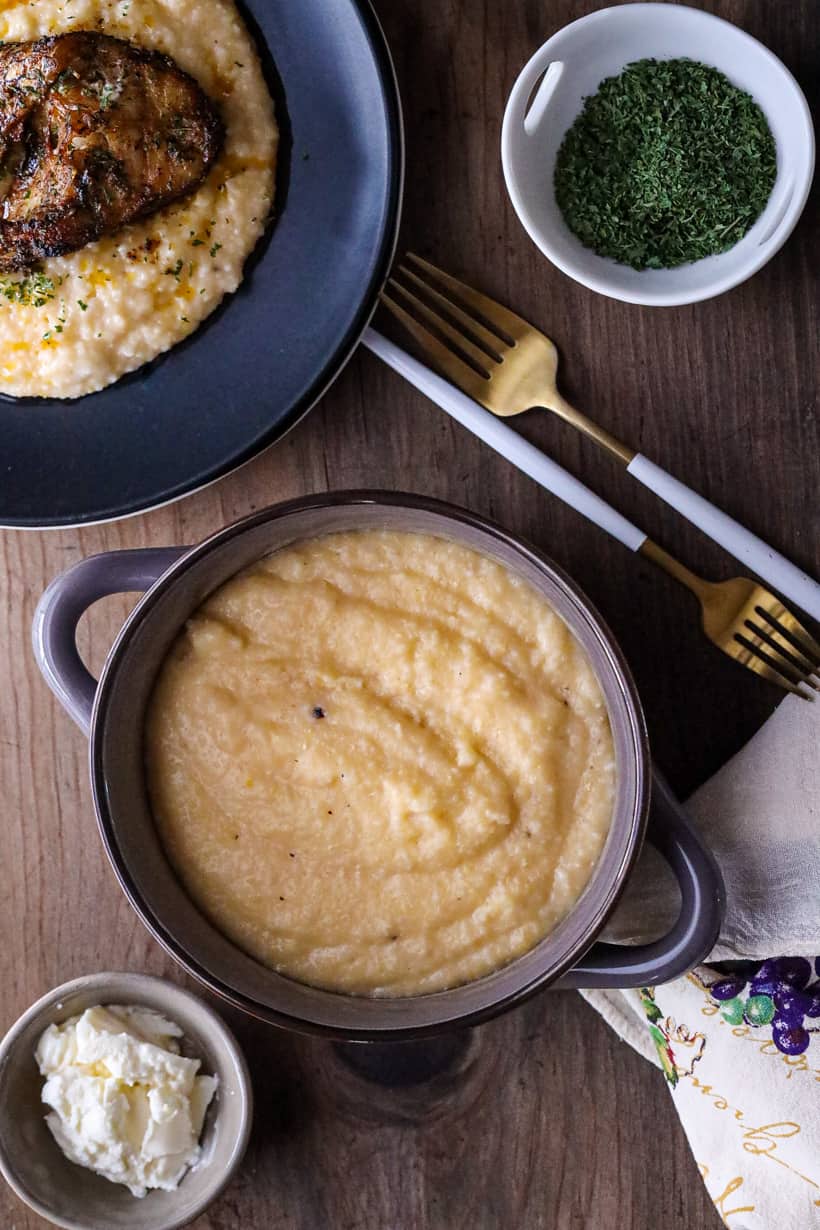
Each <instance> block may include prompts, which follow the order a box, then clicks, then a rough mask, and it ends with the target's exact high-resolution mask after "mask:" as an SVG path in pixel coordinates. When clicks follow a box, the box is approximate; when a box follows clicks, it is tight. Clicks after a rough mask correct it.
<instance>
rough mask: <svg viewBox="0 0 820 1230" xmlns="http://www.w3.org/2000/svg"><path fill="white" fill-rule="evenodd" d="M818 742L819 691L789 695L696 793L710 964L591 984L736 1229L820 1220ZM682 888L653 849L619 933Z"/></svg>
mask: <svg viewBox="0 0 820 1230" xmlns="http://www.w3.org/2000/svg"><path fill="white" fill-rule="evenodd" d="M818 751H820V703H815V704H813V705H809V704H807V703H806V702H805V701H800V700H798V699H796V698H794V697H789V698H788V699H787V700H785V701H784V702H783V703H782V704H781V705H780V707H779V708H778V710H777V711H776V713H775V714H774V715H773V716H772V717H771V718H770V719H769V721H768V722H767V723H766V725H765V726H764V727H763V728H762V729H761V730H760V731H759V732H758V733H757V735H755V737H754V738H753V739H752V740H751V741H750V742H749V743H748V744H747V745H746V747H744V748H743V749H742V750H741V751H740V752H739V753H738V754H737V755H736V756H735V757H734V758H733V759H732V760H730V761H729V763H728V764H727V765H725V766H724V767H723V768H722V769H721V770H720V771H719V772H718V773H716V774H715V776H714V777H713V778H712V779H711V780H710V781H708V782H707V783H706V785H704V786H703V787H702V788H701V789H700V790H698V791H697V792H696V793H695V795H694V796H693V797H692V799H691V800H690V801H689V804H688V810H689V813H690V815H691V816H692V818H693V820H694V821H695V823H696V824H697V826H698V828H699V829H700V831H701V833H702V834H703V836H704V837H705V838H706V841H707V842H708V844H709V845H710V847H711V849H712V850H713V852H714V854H715V856H716V857H717V860H718V862H719V864H720V867H721V870H722V872H723V876H724V880H725V883H726V897H727V906H726V919H725V923H724V926H723V929H722V931H721V934H720V938H719V941H718V944H717V946H716V948H715V949H714V952H713V953H712V954H711V956H710V964H709V965H704V966H701V967H699V968H698V969H697V970H695V971H694V972H693V973H692V974H690V975H689V976H688V977H686V978H681V979H678V980H677V981H675V982H671V983H667V984H666V985H664V986H659V987H656V988H645V989H643V990H641V991H589V992H583V994H584V997H585V998H586V999H587V1001H588V1002H589V1003H590V1004H592V1006H593V1007H594V1008H596V1009H597V1011H598V1012H600V1014H601V1015H602V1016H603V1017H604V1019H605V1020H606V1021H607V1022H608V1023H609V1024H610V1025H611V1026H612V1028H613V1029H615V1030H616V1032H617V1033H618V1034H619V1036H620V1037H622V1038H623V1039H624V1041H626V1042H629V1043H630V1045H632V1046H633V1047H634V1048H635V1049H636V1050H638V1051H639V1052H640V1053H641V1054H643V1055H644V1056H645V1057H646V1058H648V1059H650V1060H652V1062H654V1063H656V1064H657V1065H658V1066H659V1067H660V1068H661V1069H662V1071H663V1073H664V1075H665V1077H666V1080H667V1082H668V1084H669V1087H670V1090H671V1092H672V1095H673V1097H674V1100H675V1105H676V1107H677V1109H678V1112H679V1114H680V1117H681V1121H682V1123H683V1127H684V1129H685V1131H686V1134H687V1137H688V1138H689V1142H690V1145H691V1147H692V1151H693V1153H694V1156H695V1160H696V1162H697V1163H698V1166H699V1169H700V1171H701V1174H702V1175H703V1178H704V1181H705V1183H706V1186H707V1188H708V1190H709V1193H710V1195H711V1196H712V1198H713V1200H714V1201H715V1204H716V1206H717V1208H718V1211H719V1212H720V1214H721V1216H722V1217H723V1219H724V1221H725V1222H726V1224H727V1225H728V1226H730V1227H731V1230H782V1228H784V1227H788V1230H810V1228H811V1227H818V1228H820V763H818ZM675 898H676V890H675V888H674V882H673V881H672V879H671V876H670V875H669V873H668V871H667V870H666V869H665V868H664V867H663V866H662V864H661V860H660V859H659V858H658V856H656V855H655V854H654V851H652V850H651V849H648V850H647V852H646V854H645V855H642V858H641V862H640V863H639V864H638V867H637V869H636V872H635V874H634V876H633V879H632V882H631V885H630V888H629V890H628V892H627V894H626V895H625V897H624V899H623V901H622V903H621V905H620V906H619V908H618V910H617V912H616V915H615V916H614V917H613V919H612V921H611V924H610V926H609V928H608V930H607V933H606V938H608V939H610V940H613V941H615V942H621V943H630V942H633V943H634V942H639V941H643V940H645V939H647V938H649V937H650V936H652V935H655V934H659V933H660V932H662V931H663V930H664V928H665V925H666V924H667V923H668V921H669V920H670V918H671V917H673V916H674V913H675V910H676V905H677V903H676V900H675ZM771 958H779V960H769V959H771ZM784 958H792V960H785V959H784ZM718 961H719V962H725V961H742V962H743V965H742V966H741V967H740V968H739V969H735V970H733V971H728V970H726V969H723V970H716V969H715V968H714V966H713V965H711V962H718Z"/></svg>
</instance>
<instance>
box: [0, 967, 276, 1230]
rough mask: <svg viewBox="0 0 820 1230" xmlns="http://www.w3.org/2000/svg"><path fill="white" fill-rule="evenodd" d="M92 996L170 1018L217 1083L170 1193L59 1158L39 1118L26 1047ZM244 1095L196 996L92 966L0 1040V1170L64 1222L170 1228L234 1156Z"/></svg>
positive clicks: (217, 1184)
mask: <svg viewBox="0 0 820 1230" xmlns="http://www.w3.org/2000/svg"><path fill="white" fill-rule="evenodd" d="M96 1004H103V1005H105V1004H140V1005H142V1006H144V1007H146V1008H154V1009H156V1011H158V1012H161V1013H162V1014H163V1015H164V1016H167V1017H168V1018H169V1020H171V1021H175V1022H176V1024H177V1025H179V1026H180V1028H181V1029H182V1031H183V1039H182V1043H181V1045H182V1050H183V1053H184V1054H188V1055H190V1056H191V1057H192V1058H194V1057H195V1058H198V1059H201V1060H202V1067H201V1069H200V1071H201V1072H203V1073H207V1074H208V1075H211V1076H216V1077H217V1078H218V1080H219V1085H218V1088H217V1091H216V1094H215V1095H214V1098H213V1101H212V1102H211V1105H210V1107H209V1108H208V1113H207V1115H206V1118H205V1125H204V1127H203V1129H202V1136H201V1138H200V1143H201V1145H202V1160H201V1161H200V1163H199V1164H198V1166H196V1167H195V1168H194V1169H192V1170H189V1171H188V1173H187V1174H186V1175H185V1176H184V1178H183V1179H182V1181H181V1183H180V1185H179V1187H178V1188H177V1189H176V1191H173V1192H163V1191H151V1192H149V1193H148V1194H147V1195H146V1196H143V1197H141V1198H137V1197H136V1196H132V1195H131V1193H130V1192H129V1190H128V1188H127V1187H124V1186H122V1185H121V1184H119V1183H111V1182H110V1181H109V1180H108V1179H104V1178H102V1177H101V1176H100V1175H97V1174H94V1173H93V1172H92V1171H91V1170H86V1169H85V1168H84V1167H82V1166H78V1165H76V1164H75V1163H73V1162H70V1161H68V1159H67V1158H66V1157H64V1155H63V1153H62V1151H61V1150H60V1147H59V1145H58V1144H57V1143H56V1141H55V1140H54V1138H53V1136H52V1135H51V1132H50V1131H49V1129H48V1127H47V1126H46V1121H45V1116H46V1113H47V1108H46V1107H45V1105H44V1104H43V1102H42V1100H41V1097H40V1095H41V1091H42V1088H43V1078H42V1076H41V1075H40V1072H39V1070H38V1067H37V1063H36V1061H35V1058H34V1050H35V1047H36V1045H37V1042H38V1040H39V1038H40V1035H41V1034H42V1032H43V1030H44V1029H46V1028H47V1027H48V1026H49V1025H54V1024H59V1023H60V1022H62V1021H66V1020H68V1018H69V1017H72V1016H77V1015H79V1014H80V1013H82V1012H84V1011H85V1010H86V1008H91V1007H93V1006H94V1005H96ZM252 1107H253V1097H252V1093H251V1084H250V1077H249V1075H248V1069H247V1066H246V1064H245V1060H244V1058H243V1055H242V1052H241V1051H240V1049H239V1047H238V1045H237V1043H236V1040H235V1039H234V1037H233V1035H232V1034H231V1033H230V1031H229V1030H228V1028H227V1027H226V1026H225V1025H224V1024H223V1022H222V1021H221V1019H220V1018H219V1017H218V1016H217V1014H216V1013H215V1012H214V1011H213V1010H212V1009H211V1008H209V1007H208V1006H207V1005H206V1004H204V1003H203V1002H202V1000H200V999H198V998H197V997H196V996H195V995H191V994H190V993H189V992H188V991H184V990H183V989H182V988H181V987H178V986H176V985H174V983H171V982H165V981H164V980H163V979H161V978H149V977H147V976H146V975H144V974H91V975H89V976H87V977H85V978H77V979H76V980H75V981H74V982H66V983H64V984H63V985H62V986H60V987H56V988H55V989H54V990H53V991H49V993H48V994H47V995H44V996H43V998H42V999H39V1000H38V1001H37V1003H36V1004H33V1005H32V1007H31V1008H29V1010H28V1011H27V1012H24V1013H23V1015H22V1016H21V1017H20V1019H19V1021H17V1023H16V1024H15V1025H13V1026H12V1027H11V1029H10V1030H9V1032H8V1033H7V1034H6V1036H5V1038H4V1039H3V1041H2V1043H0V1172H2V1174H3V1177H4V1178H5V1179H6V1181H7V1182H8V1184H9V1185H10V1186H11V1187H12V1188H13V1190H14V1191H15V1192H16V1194H17V1195H18V1196H19V1197H20V1199H21V1200H23V1201H25V1203H26V1204H27V1205H29V1206H30V1208H32V1209H34V1211H35V1212H36V1213H39V1214H40V1216H41V1217H44V1218H46V1220H47V1221H50V1222H52V1223H53V1224H54V1225H55V1226H63V1227H65V1230H176V1228H177V1227H179V1226H187V1225H188V1223H189V1222H191V1221H193V1219H194V1218H195V1217H198V1216H199V1214H200V1213H201V1212H202V1211H203V1210H204V1209H205V1208H207V1206H208V1205H209V1204H210V1203H211V1201H213V1200H215V1199H216V1197H217V1196H218V1195H219V1193H220V1192H221V1191H222V1189H223V1188H224V1187H225V1186H226V1184H227V1183H228V1182H229V1181H230V1179H231V1177H232V1176H233V1174H234V1172H235V1170H236V1168H237V1167H238V1165H239V1163H240V1162H241V1160H242V1156H243V1154H244V1152H245V1148H246V1146H247V1143H248V1136H249V1134H250V1127H251V1117H252Z"/></svg>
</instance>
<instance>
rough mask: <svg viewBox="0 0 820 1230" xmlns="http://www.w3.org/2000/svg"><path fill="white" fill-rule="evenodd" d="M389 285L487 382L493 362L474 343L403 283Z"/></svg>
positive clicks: (389, 283) (389, 282)
mask: <svg viewBox="0 0 820 1230" xmlns="http://www.w3.org/2000/svg"><path fill="white" fill-rule="evenodd" d="M387 285H388V286H389V287H390V288H391V290H393V291H395V292H397V293H398V294H399V295H401V297H402V298H403V299H405V300H406V301H407V303H408V304H409V305H410V306H411V307H412V309H413V313H414V315H415V316H416V319H418V318H419V316H420V317H421V319H422V320H423V321H424V322H425V323H426V324H428V325H432V326H433V328H434V329H436V330H437V331H438V332H439V333H443V334H444V336H445V338H446V339H447V341H448V342H451V343H452V345H451V347H450V349H451V350H452V349H455V350H458V351H460V352H461V356H462V358H466V359H469V361H470V363H471V364H472V365H473V366H474V367H475V368H476V369H477V370H478V372H479V374H480V375H482V376H483V377H484V379H485V380H489V378H490V368H491V367H492V366H494V363H493V360H492V359H491V358H490V357H489V356H488V355H486V354H485V353H484V351H483V350H479V348H478V346H476V345H475V343H474V342H471V341H470V339H469V338H467V337H465V336H464V335H463V334H462V333H459V331H458V329H455V328H453V326H452V325H451V324H450V322H449V321H448V320H446V319H445V318H444V317H443V316H440V315H439V314H438V312H434V311H433V309H432V308H431V307H428V306H427V304H426V303H424V302H423V301H422V300H421V299H420V298H419V297H418V295H415V294H413V292H412V290H408V289H407V287H406V286H402V284H401V282H397V281H396V279H395V278H390V279H389V280H388V282H387Z"/></svg>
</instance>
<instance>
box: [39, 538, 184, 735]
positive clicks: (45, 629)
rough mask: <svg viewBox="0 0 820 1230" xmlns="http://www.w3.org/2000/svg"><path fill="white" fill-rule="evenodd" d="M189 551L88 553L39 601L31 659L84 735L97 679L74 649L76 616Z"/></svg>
mask: <svg viewBox="0 0 820 1230" xmlns="http://www.w3.org/2000/svg"><path fill="white" fill-rule="evenodd" d="M187 550H188V548H187V547H146V548H144V549H142V550H138V551H107V552H106V553H105V554H103V555H92V556H90V557H89V558H88V559H84V560H80V562H79V563H78V564H75V565H74V566H73V567H72V568H69V569H67V571H66V572H63V573H61V574H60V576H58V577H55V578H54V580H53V581H52V582H51V584H50V585H49V587H48V589H47V590H46V591H45V593H44V594H43V596H42V598H41V599H40V601H39V602H38V603H37V610H36V611H35V612H34V622H33V624H32V629H31V639H32V644H33V646H34V657H35V658H36V660H37V665H38V666H39V668H40V670H41V671H42V673H43V676H44V678H45V681H46V683H47V684H48V686H49V687H50V688H51V690H52V692H53V693H54V695H55V696H56V697H57V699H58V700H59V702H60V704H61V705H62V706H63V708H64V709H65V710H66V712H67V713H68V714H69V715H70V716H71V717H73V719H74V721H75V722H76V723H77V725H78V726H79V727H80V729H81V730H83V731H84V732H85V734H86V735H88V734H89V732H90V730H91V711H92V709H93V707H94V696H95V694H96V691H97V680H96V679H95V678H94V677H93V675H92V674H91V673H90V672H89V671H88V670H87V668H86V666H85V664H84V663H83V660H82V658H81V657H80V655H79V653H78V652H77V624H78V623H79V622H80V617H81V616H82V614H83V612H84V611H86V610H87V609H88V607H90V606H91V604H92V603H93V602H96V601H97V599H98V598H104V597H106V595H107V594H125V593H131V592H132V591H138V592H140V593H144V592H145V590H147V589H150V588H151V586H152V585H153V584H154V582H155V581H157V580H158V579H159V577H161V576H162V574H163V572H165V570H166V569H167V568H170V566H171V564H173V563H175V562H176V560H178V559H179V557H180V556H181V555H183V554H184V553H185V552H186V551H187Z"/></svg>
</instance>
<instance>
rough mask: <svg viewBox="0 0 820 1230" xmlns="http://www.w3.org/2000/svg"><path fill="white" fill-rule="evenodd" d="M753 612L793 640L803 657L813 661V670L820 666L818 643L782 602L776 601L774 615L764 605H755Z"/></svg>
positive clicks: (819, 647)
mask: <svg viewBox="0 0 820 1230" xmlns="http://www.w3.org/2000/svg"><path fill="white" fill-rule="evenodd" d="M755 612H756V614H758V615H760V616H761V617H762V618H763V619H765V620H766V622H767V623H768V624H770V625H771V626H772V627H773V628H775V629H776V630H777V631H779V632H781V633H783V634H784V635H785V636H786V637H788V638H789V639H790V640H791V641H793V642H794V644H795V645H796V646H797V648H798V649H799V650H800V652H801V653H802V654H803V657H805V658H808V659H809V660H810V661H811V662H813V663H814V668H815V671H816V670H817V668H818V666H820V645H818V643H817V641H816V640H815V639H814V637H813V636H812V635H811V634H810V633H809V632H807V631H806V629H805V628H804V627H803V625H802V624H801V623H800V621H799V620H798V619H796V618H795V617H794V615H792V613H791V611H787V610H786V608H785V607H784V606H783V605H782V603H780V602H778V603H777V615H776V616H775V615H774V613H773V612H772V611H770V610H768V608H767V607H765V606H756V607H755Z"/></svg>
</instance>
